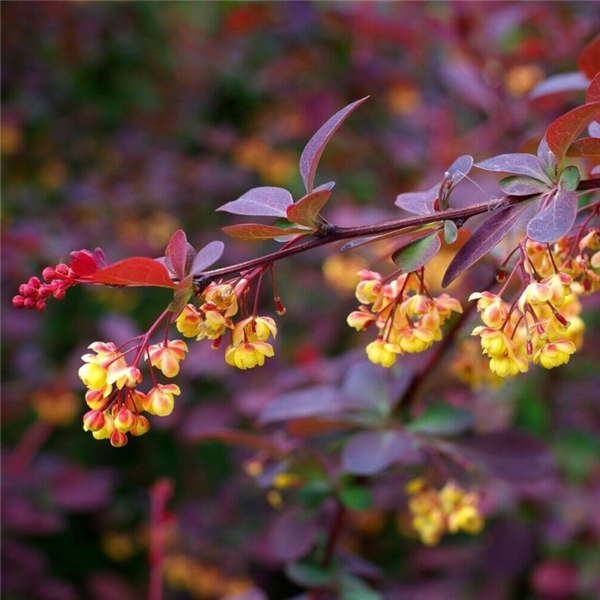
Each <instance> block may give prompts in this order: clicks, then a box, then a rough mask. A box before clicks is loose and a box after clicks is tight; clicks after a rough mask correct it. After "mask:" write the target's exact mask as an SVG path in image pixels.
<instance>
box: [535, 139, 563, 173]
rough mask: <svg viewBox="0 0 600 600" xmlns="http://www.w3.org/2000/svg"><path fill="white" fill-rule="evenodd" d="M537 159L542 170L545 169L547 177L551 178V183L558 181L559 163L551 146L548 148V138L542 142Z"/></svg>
mask: <svg viewBox="0 0 600 600" xmlns="http://www.w3.org/2000/svg"><path fill="white" fill-rule="evenodd" d="M537 157H538V160H539V161H540V165H541V166H542V169H544V173H546V175H547V176H548V177H549V178H550V181H552V182H554V181H556V173H557V171H558V162H557V160H556V156H555V154H554V152H552V150H550V146H548V140H547V139H546V136H544V137H543V138H542V139H541V140H540V145H539V146H538V149H537Z"/></svg>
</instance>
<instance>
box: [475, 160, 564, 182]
mask: <svg viewBox="0 0 600 600" xmlns="http://www.w3.org/2000/svg"><path fill="white" fill-rule="evenodd" d="M475 166H476V167H478V168H479V169H483V170H485V171H499V172H502V173H515V174H516V175H526V176H527V177H533V178H534V179H539V180H540V181H544V182H546V183H547V184H548V185H551V184H552V182H551V181H550V179H549V178H548V175H546V172H545V171H544V168H543V166H542V164H541V163H540V160H539V158H538V157H537V156H534V155H533V154H500V155H498V156H493V157H492V158H488V159H487V160H484V161H482V162H479V163H476V164H475Z"/></svg>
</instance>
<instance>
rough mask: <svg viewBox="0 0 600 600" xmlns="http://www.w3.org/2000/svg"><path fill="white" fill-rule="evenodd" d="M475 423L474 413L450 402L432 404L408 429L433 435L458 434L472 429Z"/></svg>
mask: <svg viewBox="0 0 600 600" xmlns="http://www.w3.org/2000/svg"><path fill="white" fill-rule="evenodd" d="M472 425H473V414H472V413H471V412H470V411H468V410H464V409H462V408H456V407H455V406H452V405H450V404H442V403H437V404H432V405H431V406H428V407H427V408H426V409H425V411H424V412H423V413H422V414H421V415H419V416H418V417H417V418H416V419H413V420H412V421H411V422H410V423H409V424H408V425H407V426H406V428H407V429H410V430H411V431H415V432H417V433H428V434H432V435H457V434H459V433H463V432H464V431H467V430H468V429H470V428H471V427H472Z"/></svg>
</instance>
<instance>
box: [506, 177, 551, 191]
mask: <svg viewBox="0 0 600 600" xmlns="http://www.w3.org/2000/svg"><path fill="white" fill-rule="evenodd" d="M500 189H501V190H502V191H503V192H504V193H505V194H510V195H511V196H529V194H543V193H545V192H549V191H550V188H549V186H548V184H546V183H544V182H543V181H539V180H538V179H533V178H532V177H526V176H525V175H515V176H511V177H505V178H504V179H502V180H501V181H500Z"/></svg>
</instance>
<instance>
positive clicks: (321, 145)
mask: <svg viewBox="0 0 600 600" xmlns="http://www.w3.org/2000/svg"><path fill="white" fill-rule="evenodd" d="M368 97H369V96H366V97H365V98H362V99H361V100H357V101H356V102H353V103H352V104H349V105H348V106H346V107H345V108H342V110H340V111H338V112H337V113H335V115H333V117H331V118H330V119H329V120H328V121H327V122H326V123H325V124H324V125H323V126H322V127H321V128H320V129H319V130H318V131H317V133H315V135H313V136H312V138H311V139H310V141H309V142H308V144H306V147H305V148H304V150H303V151H302V156H300V175H301V176H302V181H303V182H304V187H305V188H306V191H307V192H308V193H310V192H312V191H313V182H314V179H315V172H316V170H317V165H318V164H319V159H320V158H321V154H323V150H324V149H325V146H326V145H327V142H329V140H330V139H331V136H333V134H334V133H335V132H336V131H337V129H338V127H339V126H340V125H341V124H342V123H343V121H344V119H345V118H346V117H347V116H348V115H349V114H350V113H351V112H352V111H353V110H354V109H355V108H357V107H358V106H360V105H361V104H362V103H363V102H364V101H365V100H367V98H368ZM284 216H285V215H284Z"/></svg>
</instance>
